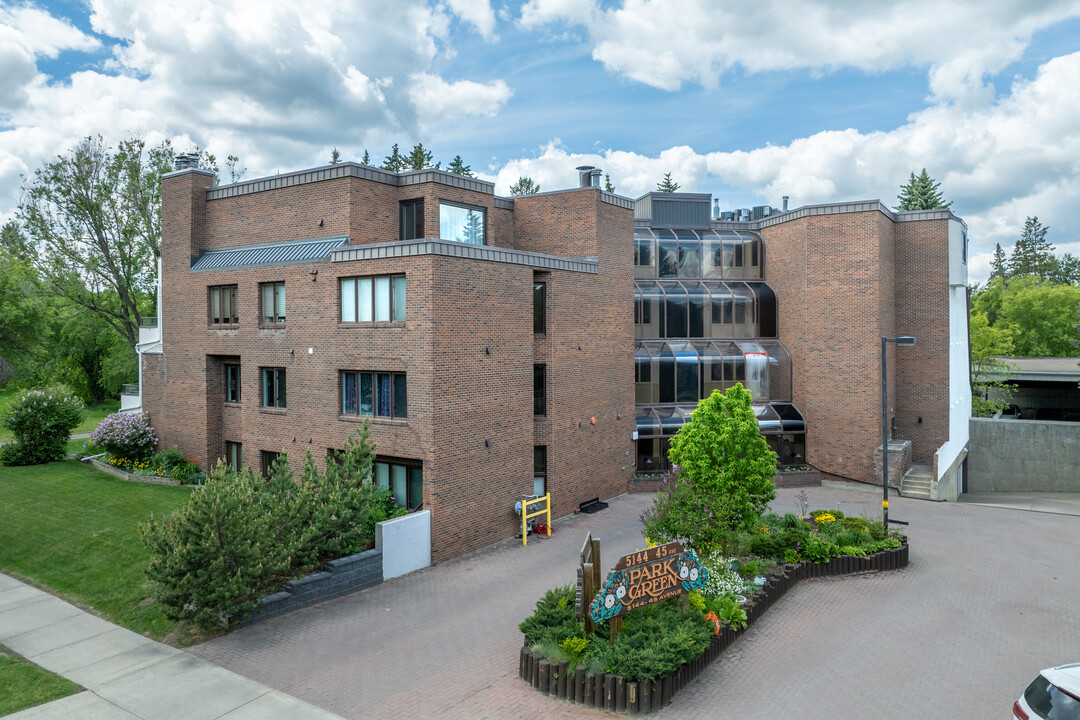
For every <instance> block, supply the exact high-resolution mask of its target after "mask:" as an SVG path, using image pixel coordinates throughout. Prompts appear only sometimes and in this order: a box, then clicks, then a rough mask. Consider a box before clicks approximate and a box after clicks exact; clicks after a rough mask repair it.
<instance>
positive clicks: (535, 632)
mask: <svg viewBox="0 0 1080 720" xmlns="http://www.w3.org/2000/svg"><path fill="white" fill-rule="evenodd" d="M576 599H577V589H576V588H575V587H574V586H573V585H564V586H563V587H558V588H554V589H552V590H548V591H547V592H546V593H544V597H543V598H541V599H540V600H539V601H538V602H537V603H536V611H535V612H533V614H532V615H531V616H530V617H528V618H526V619H525V620H523V621H522V622H521V624H520V625H518V629H519V630H521V632H523V633H525V637H526V639H527V640H528V641H529V644H530V645H534V644H537V643H542V642H545V641H548V642H552V643H554V644H555V645H556V646H558V645H561V644H562V642H563V641H564V640H566V639H567V638H572V637H581V636H584V635H585V623H583V622H581V621H580V620H578V619H577V617H575V615H574V604H575V601H576Z"/></svg>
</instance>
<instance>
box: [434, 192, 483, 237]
mask: <svg viewBox="0 0 1080 720" xmlns="http://www.w3.org/2000/svg"><path fill="white" fill-rule="evenodd" d="M486 216H487V212H486V211H485V210H484V208H476V207H466V206H464V205H455V204H452V203H447V202H440V203H439V237H440V238H442V239H443V240H456V241H457V242H463V243H468V244H470V245H485V244H486V242H485V240H484V237H485V232H486V230H487V222H486V221H487V217H486Z"/></svg>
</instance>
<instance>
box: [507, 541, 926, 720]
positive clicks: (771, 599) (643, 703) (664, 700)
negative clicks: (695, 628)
mask: <svg viewBox="0 0 1080 720" xmlns="http://www.w3.org/2000/svg"><path fill="white" fill-rule="evenodd" d="M902 543H903V544H902V545H901V546H900V547H897V548H889V549H886V550H881V551H878V552H875V553H873V554H870V555H862V556H859V555H840V556H837V557H832V558H830V559H829V560H828V561H827V562H821V563H814V562H810V561H809V560H803V561H801V562H798V563H786V564H784V565H782V566H779V567H777V569H776V570H775V571H773V572H771V573H768V574H767V575H766V576H765V582H764V583H763V584H762V585H761V587H760V589H759V590H758V591H757V592H755V593H754V594H753V595H751V596H750V597H749V598H748V600H747V602H746V604H744V605H743V606H742V608H743V610H744V612H745V613H746V619H745V627H744V628H741V629H736V627H735V626H734V625H733V624H732V623H731V622H728V621H720V622H719V623H718V626H717V627H716V634H715V635H713V636H712V638H711V639H710V640H709V642H708V645H707V647H705V649H704V650H703V651H702V652H701V653H700V654H698V655H697V656H696V657H693V658H691V659H690V660H688V661H686V662H684V663H683V664H681V665H680V666H679V667H678V668H676V669H675V670H674V671H673V672H671V673H667V674H665V675H663V676H662V677H658V678H655V679H643V680H628V679H627V678H626V677H625V676H623V675H619V674H615V673H606V672H604V671H602V670H598V671H594V672H587V671H586V666H585V665H583V664H576V665H575V666H574V667H573V669H572V670H571V667H570V661H569V660H567V659H563V660H560V661H558V662H552V661H551V660H549V659H548V658H547V657H546V656H545V655H544V654H543V653H541V652H537V651H534V650H533V649H531V648H530V643H529V638H528V637H526V639H525V645H524V647H522V648H521V651H520V653H519V657H518V675H519V677H520V678H521V679H522V680H523V681H524V682H526V683H529V684H530V685H532V686H533V688H535V689H536V690H538V691H540V692H542V693H544V694H547V695H550V696H552V697H556V698H559V699H560V700H569V701H570V702H575V703H579V704H581V705H584V706H585V707H590V708H600V709H603V710H607V711H609V712H629V713H641V714H644V713H649V712H653V711H656V710H659V709H660V708H662V707H663V706H664V705H667V704H668V703H670V702H671V700H672V698H674V697H675V695H676V694H677V693H678V692H679V691H680V690H682V689H683V688H684V687H686V686H687V685H689V684H690V683H691V682H693V681H694V680H695V679H696V678H697V676H698V675H700V674H701V672H702V671H703V670H704V669H705V668H707V667H708V666H709V664H710V663H712V662H713V661H714V660H716V659H717V658H719V657H720V654H721V653H723V652H724V650H726V649H727V648H728V647H729V646H730V645H731V644H732V643H734V642H735V640H737V639H738V638H739V637H741V636H742V635H743V633H745V632H746V630H747V629H748V628H749V627H750V626H752V625H753V624H754V623H755V622H757V621H758V620H759V619H760V618H761V617H762V616H763V615H764V613H765V611H766V610H768V609H769V608H770V607H772V605H773V604H775V603H776V601H777V600H779V599H780V598H781V597H783V596H784V594H785V593H786V592H787V591H788V590H790V589H791V588H793V587H795V584H796V583H797V582H799V581H800V580H806V579H810V578H818V577H829V576H838V575H850V574H853V573H860V572H871V571H883V570H895V569H898V568H902V567H905V566H907V564H908V544H907V541H906V540H903V541H902ZM707 622H709V623H710V624H713V620H712V618H709V619H708V620H707ZM736 624H739V623H736Z"/></svg>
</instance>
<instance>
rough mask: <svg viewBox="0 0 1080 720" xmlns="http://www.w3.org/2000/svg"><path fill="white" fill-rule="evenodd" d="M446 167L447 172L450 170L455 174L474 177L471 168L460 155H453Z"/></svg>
mask: <svg viewBox="0 0 1080 720" xmlns="http://www.w3.org/2000/svg"><path fill="white" fill-rule="evenodd" d="M446 169H447V171H448V172H452V173H454V174H455V175H464V176H465V177H475V175H473V171H472V168H471V167H469V166H468V165H466V164H465V161H464V160H462V159H461V156H460V155H455V156H454V159H453V160H451V161H450V165H449V166H447V168H446Z"/></svg>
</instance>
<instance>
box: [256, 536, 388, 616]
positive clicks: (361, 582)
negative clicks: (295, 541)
mask: <svg viewBox="0 0 1080 720" xmlns="http://www.w3.org/2000/svg"><path fill="white" fill-rule="evenodd" d="M323 568H324V569H323V571H322V572H317V573H314V574H312V575H306V576H304V577H302V578H297V579H295V580H290V581H289V582H287V583H285V589H284V590H282V591H281V592H276V593H274V594H273V595H267V596H266V597H264V598H262V599H261V600H259V606H258V608H256V610H255V612H253V613H252V614H251V615H249V616H248V617H246V618H245V619H243V620H241V621H240V622H238V623H237V626H238V627H244V626H245V625H251V624H252V623H257V622H261V621H263V620H269V619H270V618H274V617H277V616H278V615H284V614H285V613H289V612H292V611H293V610H299V609H300V608H305V607H308V606H309V605H314V604H316V603H321V602H323V601H325V600H331V599H333V598H336V597H341V596H342V595H348V594H349V593H353V592H356V591H357V590H363V589H364V588H369V587H371V586H372V585H378V584H379V583H381V582H382V581H383V568H382V551H381V550H366V551H365V552H362V553H357V554H356V555H349V556H347V557H343V558H338V559H337V560H331V561H330V562H328V563H326V564H325V565H324V566H323Z"/></svg>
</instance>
